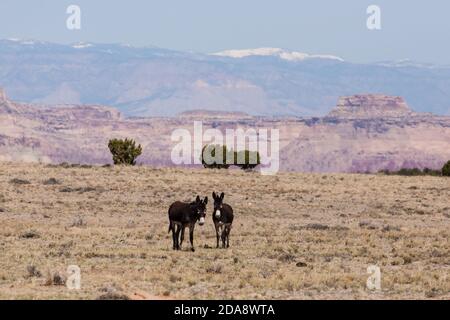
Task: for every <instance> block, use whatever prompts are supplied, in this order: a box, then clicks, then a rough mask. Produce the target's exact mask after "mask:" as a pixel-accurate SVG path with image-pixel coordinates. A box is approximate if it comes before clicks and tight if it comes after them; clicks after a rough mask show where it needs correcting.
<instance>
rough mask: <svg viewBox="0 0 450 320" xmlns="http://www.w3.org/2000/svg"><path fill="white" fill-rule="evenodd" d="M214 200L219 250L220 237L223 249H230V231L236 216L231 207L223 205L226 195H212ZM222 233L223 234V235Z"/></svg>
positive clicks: (214, 218)
mask: <svg viewBox="0 0 450 320" xmlns="http://www.w3.org/2000/svg"><path fill="white" fill-rule="evenodd" d="M212 196H213V199H214V211H213V221H214V226H215V227H216V238H217V248H219V237H220V238H221V239H222V248H229V247H230V231H231V226H232V224H233V219H234V214H233V208H231V206H230V205H228V204H226V203H223V198H224V197H225V193H223V192H222V193H221V194H220V196H218V195H217V194H216V193H215V192H213V194H212ZM221 233H222V234H221Z"/></svg>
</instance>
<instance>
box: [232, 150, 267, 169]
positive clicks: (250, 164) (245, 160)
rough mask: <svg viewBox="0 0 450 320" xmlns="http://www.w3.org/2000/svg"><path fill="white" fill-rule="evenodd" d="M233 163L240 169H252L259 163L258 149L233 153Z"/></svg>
mask: <svg viewBox="0 0 450 320" xmlns="http://www.w3.org/2000/svg"><path fill="white" fill-rule="evenodd" d="M235 164H236V165H237V166H238V167H239V168H241V169H242V170H250V169H254V168H256V167H257V166H259V165H260V164H261V157H260V155H259V152H258V151H249V150H243V151H239V152H236V155H235Z"/></svg>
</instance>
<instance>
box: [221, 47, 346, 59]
mask: <svg viewBox="0 0 450 320" xmlns="http://www.w3.org/2000/svg"><path fill="white" fill-rule="evenodd" d="M212 55H215V56H221V57H230V58H246V57H252V56H263V57H268V56H271V57H278V58H280V59H283V60H288V61H303V60H307V59H330V60H337V61H341V62H343V61H344V59H342V58H339V57H336V56H333V55H319V54H314V55H311V54H307V53H303V52H298V51H289V50H284V49H280V48H257V49H243V50H226V51H221V52H216V53H213V54H212Z"/></svg>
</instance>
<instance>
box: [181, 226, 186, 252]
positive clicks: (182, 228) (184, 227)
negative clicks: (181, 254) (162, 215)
mask: <svg viewBox="0 0 450 320" xmlns="http://www.w3.org/2000/svg"><path fill="white" fill-rule="evenodd" d="M184 229H186V226H182V227H181V236H180V249H181V247H182V246H183V240H184Z"/></svg>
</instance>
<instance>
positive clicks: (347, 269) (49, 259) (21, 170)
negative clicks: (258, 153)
mask: <svg viewBox="0 0 450 320" xmlns="http://www.w3.org/2000/svg"><path fill="white" fill-rule="evenodd" d="M50 178H53V179H54V180H50V181H48V179H50ZM213 190H215V191H218V192H222V191H223V192H225V194H226V196H225V202H227V203H229V204H230V205H232V206H233V208H234V210H235V216H236V219H235V223H234V226H233V230H232V231H231V238H230V240H231V241H230V245H231V248H229V249H216V248H215V233H214V227H213V223H212V203H211V202H210V203H209V205H208V219H207V223H206V225H205V226H203V227H199V226H197V228H196V234H195V244H196V249H197V250H196V252H194V253H192V252H190V251H188V246H187V245H185V246H184V247H185V250H183V251H179V252H175V251H173V250H172V242H171V237H170V235H169V234H168V233H167V229H168V218H167V209H168V207H169V205H170V204H171V203H172V202H173V201H175V200H191V199H193V198H194V197H195V196H196V195H197V194H199V195H202V196H206V195H208V196H209V198H210V200H211V192H212V191H213ZM449 199H450V179H448V178H441V177H397V176H382V175H349V174H283V173H281V174H278V175H276V176H270V177H268V176H261V175H260V174H259V173H245V172H240V171H237V170H229V171H216V170H205V169H198V170H191V169H153V168H149V167H135V168H124V167H113V168H102V167H93V168H63V167H49V166H45V165H30V164H8V163H2V164H0V298H2V299H96V298H99V297H102V296H103V297H110V298H111V297H115V298H124V297H129V298H136V299H140V298H143V299H145V298H150V299H152V298H155V299H159V298H163V299H178V298H185V299H202V298H212V299H223V298H229V299H241V298H248V299H254V298H261V299H269V298H274V299H380V298H386V299H404V298H406V299H423V298H432V299H450V241H449V236H450V228H449V227H450V202H449ZM69 265H78V266H79V267H80V269H81V289H80V290H69V289H68V288H67V287H66V286H64V278H65V277H66V276H67V272H66V270H67V267H68V266H69ZM369 265H377V266H379V267H380V269H381V277H382V278H381V291H378V292H376V291H375V292H372V291H369V290H367V289H366V281H367V278H368V276H369V274H368V273H367V267H368V266H369ZM58 275H59V276H60V278H62V281H61V279H58ZM58 280H60V281H58Z"/></svg>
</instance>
